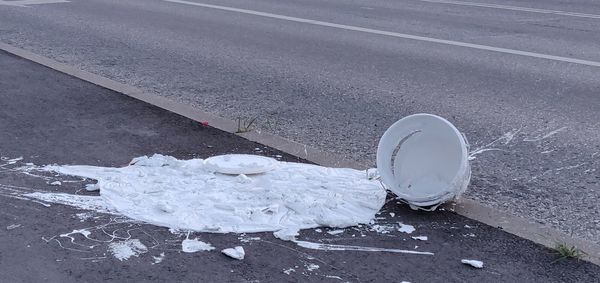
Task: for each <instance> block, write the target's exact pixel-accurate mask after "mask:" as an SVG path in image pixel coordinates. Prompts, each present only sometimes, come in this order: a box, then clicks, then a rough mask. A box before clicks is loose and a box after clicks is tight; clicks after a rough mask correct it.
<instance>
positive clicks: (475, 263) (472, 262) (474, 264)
mask: <svg viewBox="0 0 600 283" xmlns="http://www.w3.org/2000/svg"><path fill="white" fill-rule="evenodd" d="M460 262H462V263H464V264H466V265H470V266H472V267H475V268H483V262H482V261H479V260H474V259H463V260H461V261H460Z"/></svg>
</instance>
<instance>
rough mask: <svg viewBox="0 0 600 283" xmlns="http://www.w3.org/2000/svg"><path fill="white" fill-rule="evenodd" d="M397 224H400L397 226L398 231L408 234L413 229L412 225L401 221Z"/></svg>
mask: <svg viewBox="0 0 600 283" xmlns="http://www.w3.org/2000/svg"><path fill="white" fill-rule="evenodd" d="M398 225H400V227H399V228H398V231H400V232H402V233H407V234H410V233H412V232H414V231H415V227H414V226H412V225H408V224H403V223H398Z"/></svg>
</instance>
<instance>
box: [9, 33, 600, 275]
mask: <svg viewBox="0 0 600 283" xmlns="http://www.w3.org/2000/svg"><path fill="white" fill-rule="evenodd" d="M0 50H3V51H5V52H8V53H11V54H13V55H16V56H18V57H21V58H23V59H26V60H29V61H32V62H35V63H37V64H40V65H43V66H46V67H48V68H51V69H54V70H56V71H59V72H61V73H64V74H67V75H70V76H73V77H76V78H78V79H81V80H84V81H87V82H90V83H92V84H95V85H98V86H101V87H104V88H106V89H110V90H112V91H115V92H118V93H122V94H125V95H127V96H130V97H133V98H136V99H139V100H141V101H144V102H146V103H149V104H152V105H154V106H157V107H160V108H162V109H165V110H167V111H170V112H173V113H176V114H179V115H181V116H184V117H187V118H189V119H192V120H195V121H207V122H208V123H209V125H210V126H212V127H214V128H217V129H219V130H222V131H226V132H229V133H234V134H236V135H238V136H241V137H243V138H245V139H248V140H250V141H254V142H257V143H260V144H264V145H266V146H269V147H272V148H276V149H278V150H281V151H283V152H286V153H288V154H291V155H294V156H298V157H300V158H304V159H306V160H308V161H311V162H314V163H316V164H320V165H323V166H329V167H348V168H355V169H365V168H368V166H367V165H366V164H361V163H359V162H356V161H353V160H351V159H348V158H346V157H344V156H339V155H336V154H333V153H330V152H326V151H322V150H319V149H316V148H313V147H310V146H307V145H304V144H301V143H298V142H295V141H292V140H289V139H286V138H283V137H280V136H277V135H274V134H271V133H267V132H262V131H251V132H246V133H236V131H237V122H236V121H233V120H230V119H227V118H223V117H220V116H218V115H214V114H211V113H209V112H206V111H203V110H201V109H198V108H194V107H191V106H189V105H186V104H182V103H179V102H176V101H173V100H170V99H167V98H165V97H162V96H159V95H156V94H150V93H146V92H143V91H142V90H140V89H138V88H136V87H133V86H129V85H126V84H122V83H119V82H116V81H113V80H111V79H108V78H105V77H102V76H99V75H96V74H92V73H90V72H87V71H83V70H79V69H77V68H75V67H73V66H69V65H67V64H63V63H60V62H57V61H55V60H52V59H50V58H46V57H44V56H40V55H37V54H34V53H31V52H29V51H27V50H24V49H21V48H18V47H14V46H11V45H8V44H5V43H2V42H0ZM446 208H447V209H451V210H453V211H455V212H456V213H458V214H460V215H463V216H465V217H468V218H471V219H474V220H477V221H479V222H482V223H485V224H487V225H490V226H493V227H498V228H501V229H503V230H504V231H506V232H508V233H511V234H514V235H516V236H519V237H521V238H525V239H527V240H530V241H533V242H535V243H538V244H541V245H544V246H546V247H549V248H554V245H555V244H556V243H559V242H560V243H565V244H567V245H572V246H576V247H578V248H579V249H581V250H582V251H584V252H585V253H586V254H587V255H588V256H587V257H585V258H584V259H585V260H587V261H589V262H592V263H594V264H597V265H600V245H598V244H596V243H592V242H591V241H587V240H583V239H576V238H573V237H571V236H569V235H567V234H565V233H563V232H561V231H558V230H556V229H553V228H550V227H546V226H544V225H541V224H539V223H534V222H530V221H528V220H526V219H523V218H520V217H517V216H513V215H510V214H508V213H505V212H502V211H499V210H497V209H494V208H491V207H488V206H485V205H483V204H480V203H478V202H476V201H474V200H469V199H461V200H459V201H458V202H457V203H455V204H451V205H447V206H446Z"/></svg>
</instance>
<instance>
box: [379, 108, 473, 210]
mask: <svg viewBox="0 0 600 283" xmlns="http://www.w3.org/2000/svg"><path fill="white" fill-rule="evenodd" d="M466 155H467V149H466V143H465V141H464V139H463V137H462V135H461V134H460V133H459V132H458V130H456V128H454V126H452V124H450V123H449V122H448V121H446V120H444V119H443V118H440V117H437V116H434V115H429V114H417V115H412V116H409V117H406V118H404V119H402V120H400V121H398V122H396V123H395V124H394V125H392V126H391V127H390V129H388V131H386V133H385V134H384V135H383V137H382V138H381V141H380V144H379V148H378V151H377V167H378V169H379V171H380V174H381V176H382V181H383V182H384V183H385V184H386V185H387V186H388V187H389V188H390V189H391V190H392V191H393V192H394V193H396V194H397V195H398V196H400V197H402V198H405V199H407V200H408V201H411V200H421V201H424V200H431V201H434V202H435V200H436V198H442V197H443V196H445V195H448V194H453V193H457V192H458V191H460V185H461V183H460V182H459V183H457V182H456V180H457V178H462V177H463V176H461V175H462V174H466V173H467V172H466V171H468V170H466V169H467V166H468V163H467V162H468V161H467V156H466ZM457 186H458V187H457Z"/></svg>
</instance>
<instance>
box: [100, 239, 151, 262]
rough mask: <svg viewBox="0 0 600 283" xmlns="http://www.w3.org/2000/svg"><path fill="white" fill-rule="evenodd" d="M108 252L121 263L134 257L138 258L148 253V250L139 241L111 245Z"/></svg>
mask: <svg viewBox="0 0 600 283" xmlns="http://www.w3.org/2000/svg"><path fill="white" fill-rule="evenodd" d="M108 250H109V252H110V253H112V255H113V256H114V257H115V258H117V259H118V260H120V261H123V260H128V259H129V258H131V257H132V256H135V257H138V256H140V254H143V253H146V252H148V248H147V247H146V246H145V245H144V244H142V242H140V240H138V239H130V240H125V241H120V242H113V243H110V244H109V245H108Z"/></svg>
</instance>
